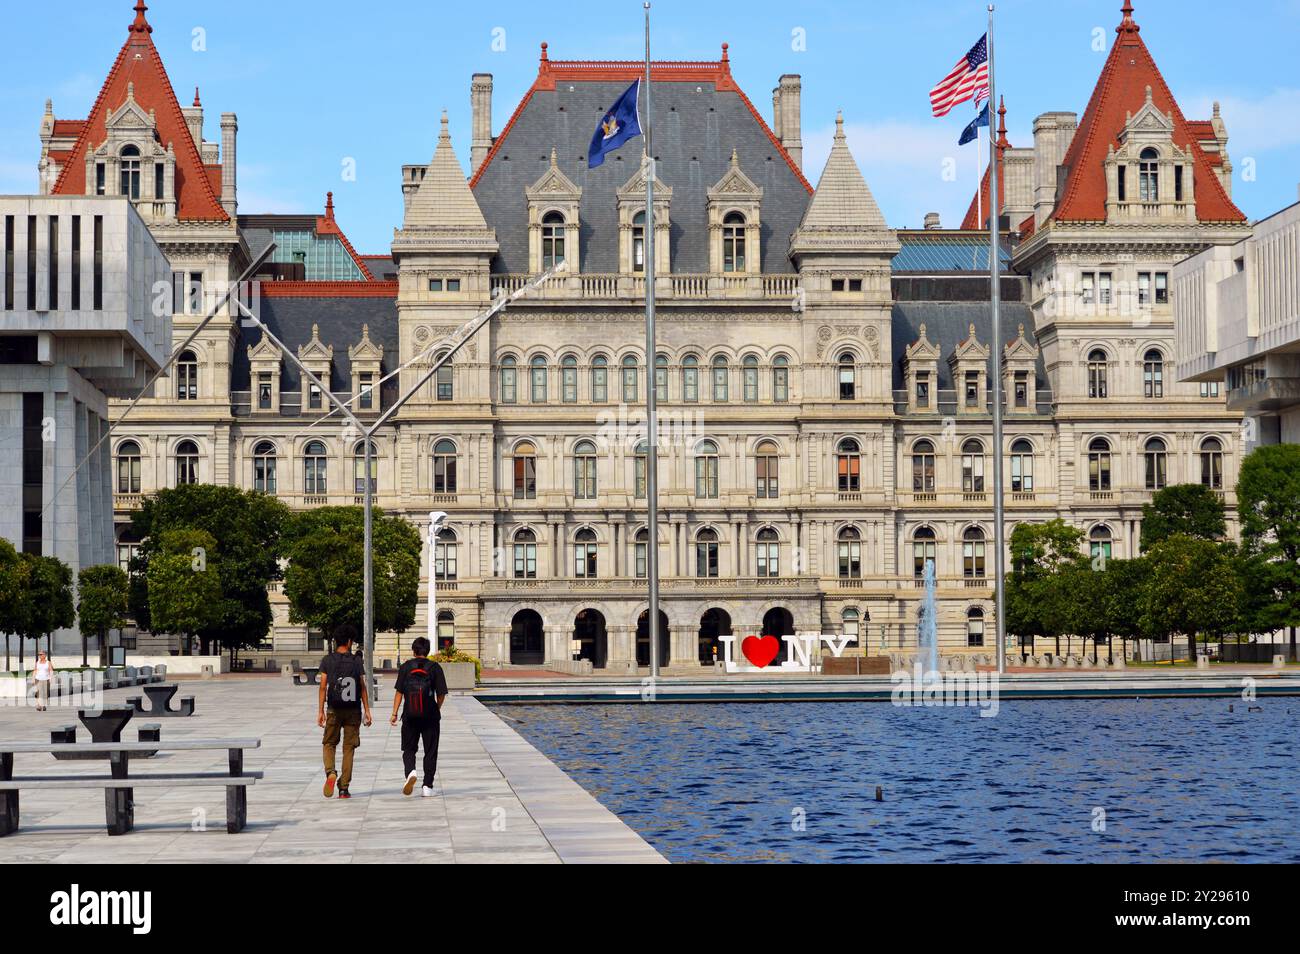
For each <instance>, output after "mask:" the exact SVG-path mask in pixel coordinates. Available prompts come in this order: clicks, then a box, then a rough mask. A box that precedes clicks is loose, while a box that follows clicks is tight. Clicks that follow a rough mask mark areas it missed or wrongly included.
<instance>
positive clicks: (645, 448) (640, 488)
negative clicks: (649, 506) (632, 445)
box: [632, 441, 650, 500]
mask: <svg viewBox="0 0 1300 954" xmlns="http://www.w3.org/2000/svg"><path fill="white" fill-rule="evenodd" d="M649 459H650V445H649V444H648V443H647V442H646V441H642V442H641V443H640V444H637V445H636V453H635V454H633V455H632V494H633V496H635V497H636V499H637V500H645V498H646V478H645V475H646V463H647V461H649Z"/></svg>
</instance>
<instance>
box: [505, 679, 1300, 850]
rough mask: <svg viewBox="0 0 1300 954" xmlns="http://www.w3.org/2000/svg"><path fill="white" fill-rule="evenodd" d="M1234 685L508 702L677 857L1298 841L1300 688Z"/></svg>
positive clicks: (1255, 846) (1214, 846) (564, 763)
mask: <svg viewBox="0 0 1300 954" xmlns="http://www.w3.org/2000/svg"><path fill="white" fill-rule="evenodd" d="M1228 704H1229V703H1228V700H1222V699H1178V700H1152V701H1136V700H1131V701H1084V700H1059V701H1027V700H1026V701H1014V702H1003V703H1002V706H1001V711H1000V712H999V713H998V715H997V716H996V717H995V718H983V719H982V718H979V716H978V712H977V710H975V709H960V708H946V709H944V708H930V709H921V708H913V709H906V708H896V707H894V706H892V705H888V704H884V703H871V702H864V703H852V702H846V703H765V704H718V705H674V704H653V705H588V706H566V705H536V706H517V705H509V706H497V707H494V711H495V712H497V714H499V715H501V716H503V717H505V718H506V719H507V720H508V722H509V724H510V725H512V726H513V727H514V728H516V729H517V730H518V731H520V732H521V733H522V734H523V735H524V736H525V738H527V739H528V741H529V742H531V743H532V744H533V745H535V746H537V747H538V748H539V749H540V750H541V751H542V752H544V753H546V755H547V756H548V757H550V758H551V759H552V760H554V761H555V762H556V763H557V764H558V765H560V766H561V767H562V768H563V769H564V770H565V771H566V772H568V773H569V775H570V776H572V777H573V778H574V779H575V780H576V781H578V782H579V783H580V784H581V785H582V786H583V787H584V788H586V789H587V791H589V792H591V794H592V795H594V796H595V797H596V798H598V799H599V800H600V801H601V802H602V803H603V804H604V805H606V806H607V807H608V808H610V809H611V810H612V811H614V812H616V813H617V814H618V815H619V816H620V817H621V818H622V819H623V820H624V821H625V822H626V823H627V824H628V825H630V826H632V827H633V828H634V829H636V830H637V831H638V832H640V833H641V835H642V836H643V837H644V838H645V839H646V840H647V841H649V842H650V843H651V844H652V845H654V846H655V848H657V849H658V850H659V851H660V852H661V853H662V854H664V855H665V856H666V857H667V858H669V859H670V860H672V861H678V862H690V861H782V862H834V861H840V862H858V861H896V862H900V861H907V862H934V861H968V862H974V861H985V862H1026V861H1071V862H1157V861H1239V862H1245V861H1272V862H1278V861H1287V862H1296V861H1300V835H1298V834H1297V822H1298V821H1300V818H1298V817H1297V816H1298V809H1300V795H1298V794H1297V788H1300V767H1298V766H1297V755H1298V754H1300V744H1298V743H1297V730H1298V729H1300V699H1271V700H1269V699H1266V700H1263V701H1262V702H1261V703H1259V704H1260V705H1262V707H1263V711H1262V712H1255V713H1250V712H1247V711H1245V709H1246V706H1245V705H1244V704H1243V703H1242V702H1240V701H1237V702H1236V703H1235V708H1236V711H1235V712H1231V713H1230V712H1228ZM877 785H879V786H881V787H882V788H883V790H884V801H883V802H877V801H875V790H876V786H877ZM1099 810H1100V811H1099ZM1100 812H1104V816H1103V815H1101V814H1100ZM1099 822H1104V826H1103V825H1101V824H1099ZM1103 827H1104V830H1101V829H1102V828H1103ZM801 828H802V830H800V829H801Z"/></svg>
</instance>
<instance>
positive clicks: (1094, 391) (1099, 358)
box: [1088, 348, 1107, 398]
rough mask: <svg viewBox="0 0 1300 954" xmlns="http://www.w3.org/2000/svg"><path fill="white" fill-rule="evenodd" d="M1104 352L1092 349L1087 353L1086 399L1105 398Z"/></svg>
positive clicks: (1105, 362) (1105, 363)
mask: <svg viewBox="0 0 1300 954" xmlns="http://www.w3.org/2000/svg"><path fill="white" fill-rule="evenodd" d="M1106 365H1107V361H1106V352H1104V351H1102V350H1101V349H1100V348H1094V349H1093V350H1092V351H1090V352H1088V397H1090V398H1104V397H1105V396H1106Z"/></svg>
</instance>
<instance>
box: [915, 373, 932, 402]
mask: <svg viewBox="0 0 1300 954" xmlns="http://www.w3.org/2000/svg"><path fill="white" fill-rule="evenodd" d="M916 406H917V407H929V406H930V372H929V371H918V372H916Z"/></svg>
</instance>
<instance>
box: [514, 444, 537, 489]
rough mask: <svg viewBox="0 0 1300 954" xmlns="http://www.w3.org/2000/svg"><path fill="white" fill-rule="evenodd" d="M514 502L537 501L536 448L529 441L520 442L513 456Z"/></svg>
mask: <svg viewBox="0 0 1300 954" xmlns="http://www.w3.org/2000/svg"><path fill="white" fill-rule="evenodd" d="M514 491H515V500H535V499H537V448H535V447H534V446H533V445H532V442H531V441H520V442H519V443H518V444H516V445H515V454H514Z"/></svg>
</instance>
